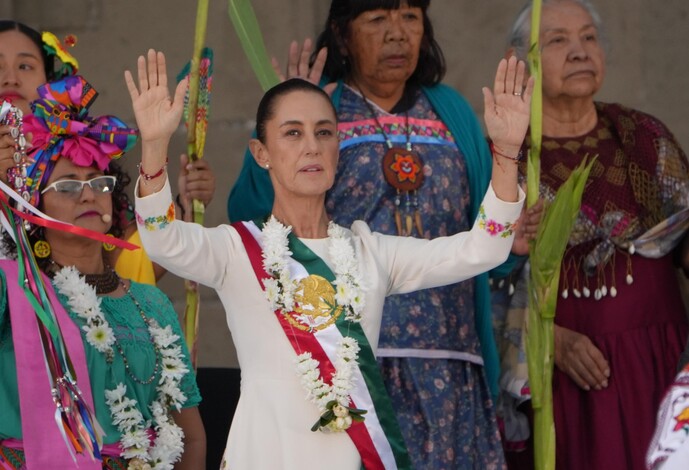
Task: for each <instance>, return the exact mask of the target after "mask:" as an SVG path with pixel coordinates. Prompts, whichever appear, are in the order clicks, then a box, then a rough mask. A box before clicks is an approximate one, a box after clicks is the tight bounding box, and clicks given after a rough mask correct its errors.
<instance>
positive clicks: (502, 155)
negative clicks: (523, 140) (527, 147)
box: [490, 142, 522, 164]
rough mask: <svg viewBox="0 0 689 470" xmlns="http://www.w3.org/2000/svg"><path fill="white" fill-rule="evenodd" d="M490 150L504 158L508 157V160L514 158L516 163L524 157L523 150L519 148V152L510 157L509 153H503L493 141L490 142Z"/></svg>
mask: <svg viewBox="0 0 689 470" xmlns="http://www.w3.org/2000/svg"><path fill="white" fill-rule="evenodd" d="M490 151H491V153H492V154H493V155H497V156H499V157H502V158H506V159H508V160H512V161H513V162H514V163H515V164H517V163H519V162H520V161H521V159H522V150H521V149H519V152H518V153H517V156H516V157H510V156H509V155H507V154H504V153H502V152H501V151H500V150H498V148H497V147H496V146H495V144H494V143H493V142H491V143H490Z"/></svg>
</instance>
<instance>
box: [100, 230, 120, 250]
mask: <svg viewBox="0 0 689 470" xmlns="http://www.w3.org/2000/svg"><path fill="white" fill-rule="evenodd" d="M108 236H109V237H113V238H115V236H114V235H112V234H110V233H109V234H108ZM115 248H117V247H116V246H115V245H113V244H112V243H105V242H103V249H104V250H105V251H113V250H114V249H115Z"/></svg>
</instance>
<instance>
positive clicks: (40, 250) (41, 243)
mask: <svg viewBox="0 0 689 470" xmlns="http://www.w3.org/2000/svg"><path fill="white" fill-rule="evenodd" d="M33 252H34V254H35V255H36V257H37V258H41V259H45V258H47V257H49V256H50V243H48V242H47V241H45V240H38V241H37V242H36V243H34V246H33Z"/></svg>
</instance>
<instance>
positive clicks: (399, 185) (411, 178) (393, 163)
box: [355, 83, 424, 237]
mask: <svg viewBox="0 0 689 470" xmlns="http://www.w3.org/2000/svg"><path fill="white" fill-rule="evenodd" d="M355 86H356V88H357V90H358V91H359V93H360V94H361V97H362V98H363V100H364V103H365V104H366V107H367V108H368V110H369V112H370V113H371V115H372V116H373V119H374V120H375V121H376V125H377V126H378V128H379V129H380V133H381V134H383V138H384V139H385V145H386V146H387V148H388V150H387V152H385V155H384V156H383V160H382V167H383V176H384V177H385V181H386V182H387V183H388V184H389V185H390V186H392V187H393V188H394V189H395V191H396V195H395V225H396V227H397V234H398V235H402V236H410V235H412V233H413V230H414V228H415V229H416V232H417V235H418V236H420V237H423V225H422V223H421V212H420V210H419V196H418V190H419V188H421V186H422V185H423V181H424V174H423V160H422V159H421V156H420V155H419V154H418V152H415V151H414V150H412V145H411V131H410V129H409V111H405V112H404V118H405V121H404V128H405V134H406V137H407V143H406V145H405V146H404V147H400V146H395V145H393V143H392V140H390V136H388V134H387V133H386V132H385V128H384V127H383V125H382V124H381V122H380V120H379V119H378V114H377V113H376V110H375V109H374V108H373V106H372V105H371V103H370V102H369V101H368V99H367V98H366V95H364V92H363V91H362V90H361V88H360V87H359V85H358V84H356V83H355ZM403 219H404V224H403V223H402V220H403Z"/></svg>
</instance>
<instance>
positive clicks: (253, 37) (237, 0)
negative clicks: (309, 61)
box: [229, 0, 280, 91]
mask: <svg viewBox="0 0 689 470" xmlns="http://www.w3.org/2000/svg"><path fill="white" fill-rule="evenodd" d="M229 2H230V3H229V13H230V19H231V20H232V24H233V25H234V30H235V31H236V32H237V36H239V41H240V42H241V44H242V48H243V49H244V53H245V54H246V57H247V59H249V63H250V64H251V68H252V69H253V71H254V73H255V74H256V78H258V82H259V83H260V84H261V88H262V89H263V91H267V90H268V89H269V88H272V87H273V86H275V85H277V84H278V83H279V82H280V78H279V77H278V76H277V74H276V73H275V70H273V66H272V65H271V63H270V58H269V57H268V53H267V52H266V47H265V45H264V43H263V36H262V35H261V28H260V27H259V25H258V20H257V19H256V14H255V13H254V9H253V8H252V6H251V2H250V1H249V0H229Z"/></svg>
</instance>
